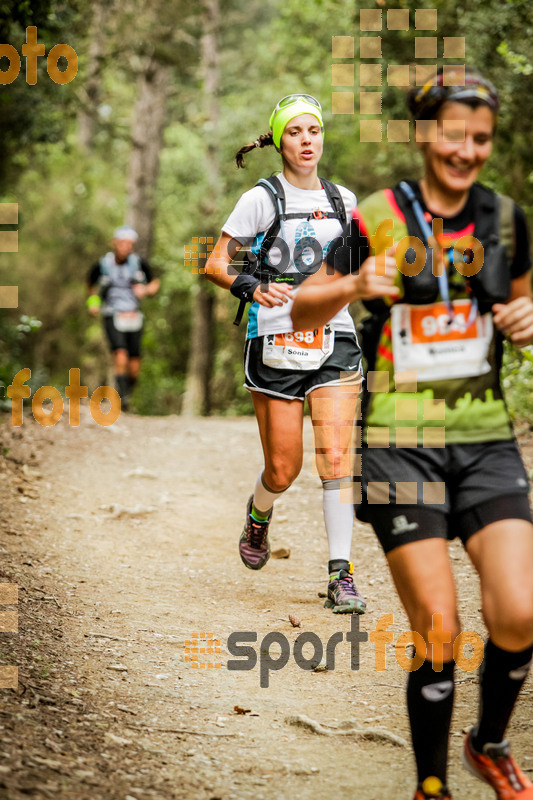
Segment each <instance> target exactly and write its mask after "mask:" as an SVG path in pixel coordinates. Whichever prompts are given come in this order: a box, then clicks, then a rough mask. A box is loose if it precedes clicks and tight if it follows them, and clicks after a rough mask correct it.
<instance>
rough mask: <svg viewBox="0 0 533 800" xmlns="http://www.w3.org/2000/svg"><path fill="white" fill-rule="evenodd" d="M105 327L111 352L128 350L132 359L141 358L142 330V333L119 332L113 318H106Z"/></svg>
mask: <svg viewBox="0 0 533 800" xmlns="http://www.w3.org/2000/svg"><path fill="white" fill-rule="evenodd" d="M104 326H105V332H106V334H107V338H108V340H109V346H110V347H111V350H112V351H113V352H115V350H127V351H128V355H129V357H130V358H140V356H141V339H142V334H143V331H142V328H141V330H140V331H128V332H127V333H125V332H123V331H117V329H116V328H115V326H114V324H113V317H104Z"/></svg>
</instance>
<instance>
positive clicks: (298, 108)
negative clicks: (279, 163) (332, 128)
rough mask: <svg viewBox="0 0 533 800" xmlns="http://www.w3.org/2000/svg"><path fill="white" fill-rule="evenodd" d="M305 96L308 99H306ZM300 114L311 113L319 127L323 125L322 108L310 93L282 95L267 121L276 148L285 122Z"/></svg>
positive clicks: (278, 145) (285, 124)
mask: <svg viewBox="0 0 533 800" xmlns="http://www.w3.org/2000/svg"><path fill="white" fill-rule="evenodd" d="M307 97H309V98H310V99H309V100H307V99H306V98H307ZM311 101H313V102H311ZM300 114H312V115H313V116H314V117H316V118H317V120H318V121H319V123H320V127H321V128H323V127H324V121H323V120H322V109H321V107H320V103H319V102H318V100H315V98H314V97H311V95H289V96H288V97H284V98H283V99H282V100H280V101H279V103H278V104H277V106H276V108H275V109H274V111H273V112H272V114H271V116H270V122H269V125H270V130H271V131H272V139H273V140H274V144H275V145H276V147H277V148H278V150H279V147H280V145H281V137H282V135H283V131H284V130H285V128H286V127H287V124H288V123H289V122H290V121H291V119H294V117H299V116H300Z"/></svg>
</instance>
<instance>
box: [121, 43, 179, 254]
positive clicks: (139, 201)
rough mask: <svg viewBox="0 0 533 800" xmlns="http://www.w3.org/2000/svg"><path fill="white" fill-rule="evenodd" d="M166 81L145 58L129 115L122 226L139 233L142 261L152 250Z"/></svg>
mask: <svg viewBox="0 0 533 800" xmlns="http://www.w3.org/2000/svg"><path fill="white" fill-rule="evenodd" d="M169 78H170V67H168V66H166V65H163V64H161V63H159V62H158V61H156V60H155V59H154V58H149V59H147V61H146V67H145V69H144V70H143V71H142V72H141V74H140V76H139V80H138V87H139V93H138V96H137V101H136V103H135V108H134V112H133V114H134V116H133V123H132V140H133V149H132V153H131V158H130V167H129V176H128V210H127V212H126V223H127V224H128V225H131V226H132V227H133V228H135V230H136V231H137V233H138V234H139V240H138V242H137V245H136V251H137V252H138V253H139V255H140V256H142V257H143V258H148V257H149V255H150V253H151V250H152V243H153V230H154V218H155V188H156V184H157V176H158V173H159V154H160V152H161V148H162V146H163V129H164V124H165V112H166V106H167V96H168V85H169Z"/></svg>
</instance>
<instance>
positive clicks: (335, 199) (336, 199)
mask: <svg viewBox="0 0 533 800" xmlns="http://www.w3.org/2000/svg"><path fill="white" fill-rule="evenodd" d="M319 181H320V183H321V184H322V188H323V189H324V191H325V193H326V197H327V198H328V200H329V202H330V205H331V207H332V209H333V210H334V212H335V214H334V215H331V216H335V218H336V219H338V220H339V221H340V223H341V225H342V228H343V230H344V227H345V225H346V208H345V206H344V201H343V199H342V197H341V193H340V191H339V187H338V186H337V184H336V183H332V182H331V181H328V180H326V178H319ZM327 216H328V217H329V216H330V214H328V215H327Z"/></svg>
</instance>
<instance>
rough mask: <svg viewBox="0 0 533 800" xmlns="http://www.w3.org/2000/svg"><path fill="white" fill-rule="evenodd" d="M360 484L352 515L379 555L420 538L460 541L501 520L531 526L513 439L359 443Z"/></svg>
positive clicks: (525, 485) (522, 472)
mask: <svg viewBox="0 0 533 800" xmlns="http://www.w3.org/2000/svg"><path fill="white" fill-rule="evenodd" d="M355 480H356V481H358V480H359V477H358V476H356V477H355ZM361 483H362V502H361V503H360V504H358V505H356V516H357V518H358V519H359V520H361V521H362V522H370V523H371V524H372V526H373V528H374V530H375V532H376V534H377V536H378V538H379V540H380V542H381V545H382V547H383V549H384V551H385V552H386V553H387V552H389V551H390V550H393V549H394V548H395V547H398V546H399V545H402V544H407V543H408V542H414V541H418V540H421V539H431V538H442V539H454V538H455V537H456V536H458V537H459V538H460V539H461V540H462V542H463V543H464V542H466V540H467V539H469V538H470V536H472V535H473V534H474V533H476V532H477V531H479V530H481V528H484V527H485V526H486V525H490V523H492V522H497V521H498V520H501V519H524V520H528V521H529V522H531V521H532V518H531V510H530V507H529V480H528V476H527V473H526V470H525V468H524V465H523V463H522V458H521V456H520V452H519V450H518V446H517V444H516V442H515V441H514V440H508V441H494V442H482V443H478V444H450V445H446V447H442V448H424V447H417V448H414V447H405V448H395V447H390V448H383V449H382V448H369V447H367V446H364V447H363V448H362V458H361Z"/></svg>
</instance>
